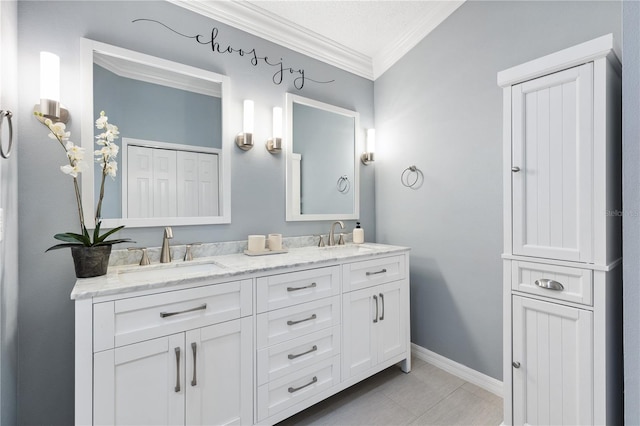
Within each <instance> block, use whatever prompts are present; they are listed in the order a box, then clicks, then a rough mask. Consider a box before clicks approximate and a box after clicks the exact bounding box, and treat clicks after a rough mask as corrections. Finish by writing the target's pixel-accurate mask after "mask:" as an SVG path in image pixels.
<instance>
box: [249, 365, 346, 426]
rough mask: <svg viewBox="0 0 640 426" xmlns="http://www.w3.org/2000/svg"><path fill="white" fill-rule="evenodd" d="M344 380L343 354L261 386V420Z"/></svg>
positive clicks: (259, 397)
mask: <svg viewBox="0 0 640 426" xmlns="http://www.w3.org/2000/svg"><path fill="white" fill-rule="evenodd" d="M338 383H340V355H336V356H334V357H333V358H329V359H326V360H324V361H320V362H318V363H316V364H313V365H311V366H309V367H306V368H303V369H301V370H299V371H297V372H295V373H293V374H290V375H288V376H285V377H282V378H281V379H278V380H274V381H272V382H269V383H267V384H265V385H262V386H259V387H258V421H262V420H264V419H266V418H267V417H269V416H273V415H274V414H276V413H278V412H280V411H282V410H284V409H286V408H289V407H291V406H292V405H295V404H297V403H298V402H301V401H304V400H305V399H307V398H310V397H312V396H314V395H317V394H318V393H320V392H323V391H325V390H327V389H329V388H331V387H332V386H334V385H337V384H338Z"/></svg>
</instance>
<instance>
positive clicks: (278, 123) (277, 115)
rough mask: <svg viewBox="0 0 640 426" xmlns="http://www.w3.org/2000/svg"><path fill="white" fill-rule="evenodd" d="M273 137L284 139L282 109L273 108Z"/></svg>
mask: <svg viewBox="0 0 640 426" xmlns="http://www.w3.org/2000/svg"><path fill="white" fill-rule="evenodd" d="M273 137H274V138H275V139H277V138H282V108H280V107H274V108H273Z"/></svg>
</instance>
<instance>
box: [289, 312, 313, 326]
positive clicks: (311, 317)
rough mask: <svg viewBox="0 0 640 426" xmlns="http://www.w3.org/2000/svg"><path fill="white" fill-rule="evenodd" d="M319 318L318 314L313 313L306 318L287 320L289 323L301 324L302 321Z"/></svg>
mask: <svg viewBox="0 0 640 426" xmlns="http://www.w3.org/2000/svg"><path fill="white" fill-rule="evenodd" d="M316 318H318V316H317V315H316V314H313V315H311V316H310V317H309V318H305V319H301V320H298V321H291V320H289V321H287V325H296V324H300V323H301V322H305V321H311V320H314V319H316Z"/></svg>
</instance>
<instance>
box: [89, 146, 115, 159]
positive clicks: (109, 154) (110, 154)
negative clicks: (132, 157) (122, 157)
mask: <svg viewBox="0 0 640 426" xmlns="http://www.w3.org/2000/svg"><path fill="white" fill-rule="evenodd" d="M118 151H120V147H119V146H118V145H116V144H114V143H107V144H106V145H105V146H104V147H103V148H102V149H99V150H97V151H94V152H93V153H94V155H95V156H96V157H98V158H97V159H96V161H97V162H100V161H103V159H107V160H113V159H114V158H115V157H117V156H118Z"/></svg>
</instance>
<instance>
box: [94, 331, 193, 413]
mask: <svg viewBox="0 0 640 426" xmlns="http://www.w3.org/2000/svg"><path fill="white" fill-rule="evenodd" d="M185 355H186V354H185V351H184V334H183V333H180V334H177V335H172V336H168V337H162V338H159V339H153V340H148V341H145V342H142V343H136V344H133V345H129V346H123V347H119V348H116V349H110V350H107V351H103V352H98V353H96V354H94V389H93V404H94V423H95V424H97V425H98V424H105V425H180V424H184V395H185V389H184V385H185V382H184V357H185Z"/></svg>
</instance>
